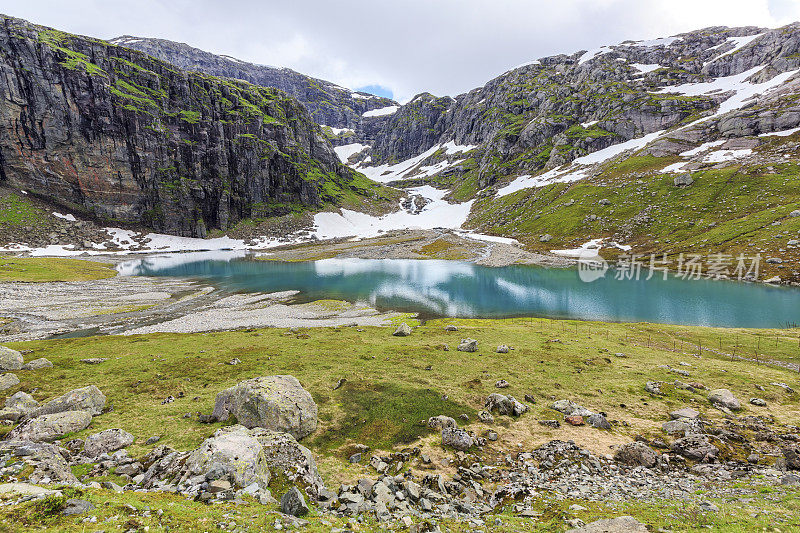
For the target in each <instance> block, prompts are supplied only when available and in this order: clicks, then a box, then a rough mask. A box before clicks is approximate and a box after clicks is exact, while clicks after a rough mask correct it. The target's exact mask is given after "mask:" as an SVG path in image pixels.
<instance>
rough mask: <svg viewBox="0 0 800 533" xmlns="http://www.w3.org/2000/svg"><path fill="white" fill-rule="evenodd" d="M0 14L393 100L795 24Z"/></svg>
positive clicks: (591, 16)
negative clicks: (580, 59)
mask: <svg viewBox="0 0 800 533" xmlns="http://www.w3.org/2000/svg"><path fill="white" fill-rule="evenodd" d="M0 12H3V13H4V14H6V15H12V16H17V17H21V18H25V19H28V20H31V21H33V22H36V23H39V24H45V25H48V26H53V27H56V28H59V29H63V30H66V31H70V32H73V33H80V34H84V35H91V36H95V37H102V38H111V37H116V36H119V35H123V34H130V35H137V36H148V37H162V38H166V39H171V40H175V41H182V42H186V43H189V44H191V45H193V46H197V47H198V48H202V49H205V50H208V51H210V52H215V53H221V54H228V55H232V56H235V57H238V58H241V59H245V60H248V61H252V62H254V63H264V64H269V65H278V66H287V67H291V68H293V69H295V70H298V71H300V72H303V73H306V74H310V75H313V76H317V77H320V78H323V79H327V80H330V81H333V82H336V83H339V84H341V85H345V86H348V87H353V88H360V87H365V86H381V87H384V88H386V90H387V91H389V92H391V93H392V94H393V95H394V97H395V98H396V99H399V100H401V101H403V100H407V99H409V98H410V97H412V96H413V95H414V94H416V93H419V92H422V91H429V92H432V93H434V94H437V95H444V94H450V95H456V94H459V93H462V92H465V91H467V90H469V89H471V88H473V87H477V86H479V85H483V84H484V83H485V82H486V81H487V80H489V79H491V78H492V77H494V76H496V75H497V74H500V73H502V72H504V71H505V70H508V69H509V68H512V67H514V66H517V65H519V64H521V63H525V62H528V61H530V60H532V59H535V58H538V57H542V56H546V55H551V54H556V53H562V52H565V53H572V52H575V51H578V50H582V49H591V48H596V47H598V46H602V45H605V44H614V43H618V42H621V41H624V40H626V39H648V38H653V37H661V36H667V35H671V34H675V33H679V32H682V31H688V30H693V29H698V28H703V27H707V26H716V25H727V26H734V25H738V26H744V25H757V26H767V27H776V26H781V25H784V24H787V23H789V22H793V21H797V20H800V0H391V1H389V0H224V1H220V0H216V1H214V0H69V1H64V0H3V1H2V3H1V4H0Z"/></svg>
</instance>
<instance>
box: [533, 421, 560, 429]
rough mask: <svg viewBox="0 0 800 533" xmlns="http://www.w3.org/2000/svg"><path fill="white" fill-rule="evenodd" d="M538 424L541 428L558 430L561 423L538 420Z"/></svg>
mask: <svg viewBox="0 0 800 533" xmlns="http://www.w3.org/2000/svg"><path fill="white" fill-rule="evenodd" d="M538 422H539V424H541V425H543V426H546V427H549V428H553V429H558V428H560V427H561V422H559V421H558V420H539V421H538Z"/></svg>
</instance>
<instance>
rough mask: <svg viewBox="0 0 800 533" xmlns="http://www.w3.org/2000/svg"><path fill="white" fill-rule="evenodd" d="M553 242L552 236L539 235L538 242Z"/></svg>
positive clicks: (547, 234)
mask: <svg viewBox="0 0 800 533" xmlns="http://www.w3.org/2000/svg"><path fill="white" fill-rule="evenodd" d="M551 240H553V236H552V235H550V234H549V233H545V234H544V235H539V242H550V241H551Z"/></svg>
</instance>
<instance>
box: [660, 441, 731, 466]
mask: <svg viewBox="0 0 800 533" xmlns="http://www.w3.org/2000/svg"><path fill="white" fill-rule="evenodd" d="M670 449H671V450H672V451H673V452H675V453H677V454H679V455H682V456H683V457H686V458H687V459H691V460H693V461H698V462H701V463H708V462H712V461H713V460H714V459H716V457H717V455H718V454H719V448H717V447H716V446H714V445H713V444H711V442H709V440H708V437H706V436H705V435H697V434H695V435H687V436H686V437H683V438H681V439H678V440H676V441H675V442H673V443H672V446H670Z"/></svg>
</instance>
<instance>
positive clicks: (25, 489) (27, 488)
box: [0, 482, 61, 497]
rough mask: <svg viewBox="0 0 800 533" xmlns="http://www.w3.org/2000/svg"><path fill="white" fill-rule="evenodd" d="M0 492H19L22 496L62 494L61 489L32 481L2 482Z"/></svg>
mask: <svg viewBox="0 0 800 533" xmlns="http://www.w3.org/2000/svg"><path fill="white" fill-rule="evenodd" d="M0 494H18V495H20V496H35V497H41V496H61V491H59V490H52V489H46V488H44V487H39V486H38V485H31V484H30V483H19V482H17V483H2V484H0Z"/></svg>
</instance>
